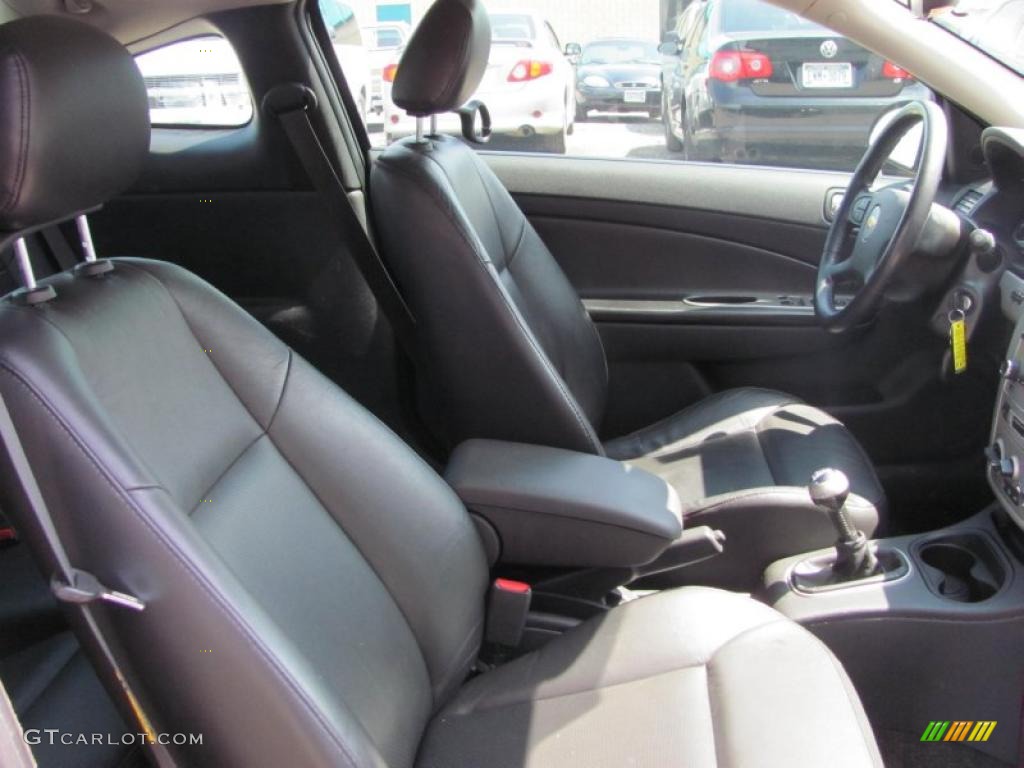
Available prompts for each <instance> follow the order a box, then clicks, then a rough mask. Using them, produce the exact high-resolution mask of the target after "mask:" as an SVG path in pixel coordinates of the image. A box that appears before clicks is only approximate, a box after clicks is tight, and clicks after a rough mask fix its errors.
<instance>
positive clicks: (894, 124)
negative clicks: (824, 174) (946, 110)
mask: <svg viewBox="0 0 1024 768" xmlns="http://www.w3.org/2000/svg"><path fill="white" fill-rule="evenodd" d="M919 123H920V124H923V131H922V145H921V150H920V153H919V156H918V157H919V160H918V166H917V169H916V172H915V176H914V178H913V179H911V180H908V181H904V180H901V181H899V182H897V183H894V184H886V185H884V186H878V187H876V188H874V189H873V188H872V185H873V184H874V182H875V179H876V177H877V176H878V174H879V171H880V169H881V168H882V166H883V164H884V162H885V160H886V159H887V158H888V157H889V155H890V154H891V153H892V151H893V149H894V148H895V147H896V145H897V144H898V143H899V142H900V140H901V139H902V138H903V137H904V136H905V135H906V134H907V132H908V131H909V130H910V129H911V128H913V127H914V126H915V125H917V124H919ZM947 132H948V129H947V126H946V117H945V115H944V114H943V112H942V110H941V109H940V108H939V107H937V106H936V105H935V104H934V103H930V102H920V101H913V102H910V103H909V104H907V105H906V106H904V107H903V108H902V109H901V110H900V111H899V112H898V113H896V115H895V117H894V118H893V119H892V120H891V121H890V122H889V124H888V126H887V127H886V128H885V129H884V131H882V133H881V134H880V135H879V136H878V137H877V138H876V139H875V141H874V142H873V143H872V144H871V145H870V146H869V147H868V148H867V151H866V152H865V153H864V157H863V158H861V161H860V163H859V164H858V166H857V169H856V170H855V171H854V173H853V177H852V178H851V179H850V184H849V186H848V187H847V190H846V194H845V195H844V198H843V202H842V203H841V204H840V207H839V210H838V211H837V212H836V215H835V217H834V219H833V221H832V225H831V227H830V229H829V232H828V237H827V238H826V240H825V247H824V250H823V252H822V257H821V261H820V263H819V265H818V279H817V281H816V284H815V292H814V311H815V314H816V315H817V317H818V320H819V322H820V323H821V324H822V326H824V327H825V328H826V329H827V330H829V331H832V332H836V333H838V332H843V331H848V330H850V329H852V328H854V327H856V326H858V325H861V324H863V323H865V322H866V321H868V320H870V319H871V317H872V316H873V315H874V313H875V312H877V310H878V307H879V306H880V305H881V303H882V299H883V297H884V296H885V295H886V289H887V288H888V287H889V284H890V282H891V281H892V279H893V275H894V274H896V272H897V270H898V268H899V267H900V266H901V265H902V264H903V263H905V262H906V261H907V259H908V258H909V257H910V256H911V255H912V254H913V251H914V248H915V246H916V243H917V240H918V237H919V236H920V234H921V232H922V230H923V229H924V226H925V224H926V223H927V220H928V215H929V213H930V211H931V206H932V203H933V202H934V200H935V194H936V192H937V190H938V185H939V180H940V178H941V176H942V168H943V163H944V160H945V155H946V143H947ZM837 290H838V291H840V292H841V293H842V294H843V295H844V296H845V297H848V300H847V301H845V302H842V303H841V304H837V303H836V298H835V297H836V291H837Z"/></svg>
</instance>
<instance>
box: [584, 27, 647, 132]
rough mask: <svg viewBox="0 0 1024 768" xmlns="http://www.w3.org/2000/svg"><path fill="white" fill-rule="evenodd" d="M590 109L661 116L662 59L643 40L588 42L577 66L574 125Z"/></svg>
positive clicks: (619, 39)
mask: <svg viewBox="0 0 1024 768" xmlns="http://www.w3.org/2000/svg"><path fill="white" fill-rule="evenodd" d="M590 110H597V111H600V112H647V113H648V115H650V117H651V118H652V119H654V120H656V119H657V118H658V116H659V115H660V113H661V56H660V54H659V53H658V46H657V45H656V44H655V43H652V42H648V41H646V40H632V39H626V38H607V39H603V40H595V41H594V42H592V43H587V45H585V46H584V47H583V52H582V53H581V54H580V57H579V61H578V63H577V66H576V122H583V121H584V120H586V119H587V113H588V112H589V111H590Z"/></svg>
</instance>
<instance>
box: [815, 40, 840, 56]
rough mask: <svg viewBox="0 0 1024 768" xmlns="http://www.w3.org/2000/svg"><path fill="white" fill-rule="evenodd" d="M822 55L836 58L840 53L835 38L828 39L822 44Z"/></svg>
mask: <svg viewBox="0 0 1024 768" xmlns="http://www.w3.org/2000/svg"><path fill="white" fill-rule="evenodd" d="M820 50H821V55H822V56H824V57H825V58H826V59H834V58H835V57H836V54H837V53H839V46H838V45H836V41H835V40H826V41H825V42H824V43H822V44H821V49H820Z"/></svg>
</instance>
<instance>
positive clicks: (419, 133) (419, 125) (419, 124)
mask: <svg viewBox="0 0 1024 768" xmlns="http://www.w3.org/2000/svg"><path fill="white" fill-rule="evenodd" d="M416 143H417V144H422V143H423V118H422V117H417V118H416Z"/></svg>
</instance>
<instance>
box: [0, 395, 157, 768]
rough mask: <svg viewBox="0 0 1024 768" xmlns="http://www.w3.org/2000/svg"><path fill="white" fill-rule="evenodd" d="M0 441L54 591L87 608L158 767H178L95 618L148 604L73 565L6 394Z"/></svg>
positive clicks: (95, 637) (88, 621)
mask: <svg viewBox="0 0 1024 768" xmlns="http://www.w3.org/2000/svg"><path fill="white" fill-rule="evenodd" d="M0 441H2V444H3V449H4V451H5V453H6V454H7V460H8V466H9V467H10V469H11V471H12V472H13V474H14V479H15V480H16V481H17V483H18V485H19V486H20V488H21V491H22V493H23V494H24V495H25V500H26V502H27V503H28V508H29V509H30V510H31V512H32V515H33V517H34V518H35V523H36V526H37V527H38V530H39V533H40V534H41V538H42V542H41V543H42V545H43V546H44V547H45V548H46V549H47V550H48V554H49V556H50V559H51V560H52V561H53V563H54V564H55V566H56V571H57V572H56V573H55V574H54V575H53V577H52V579H51V581H50V588H51V589H52V590H53V593H54V595H55V596H56V597H57V599H58V600H60V601H61V602H66V603H75V604H78V605H79V606H81V616H82V620H83V622H84V624H85V626H86V628H87V629H88V632H89V634H90V636H91V638H92V641H93V643H94V645H95V647H96V649H97V650H98V651H99V654H100V656H101V658H102V660H103V663H104V664H106V665H107V668H108V671H109V672H110V674H111V675H112V677H113V678H114V679H115V680H116V682H117V687H118V689H119V690H120V691H121V693H122V694H123V696H124V701H125V703H126V704H127V707H128V709H129V710H130V711H131V712H132V713H133V714H134V716H135V718H136V720H137V721H138V723H139V727H140V728H141V729H142V733H144V734H145V735H146V739H145V740H144V741H145V743H146V745H147V746H148V747H149V753H150V756H151V757H152V758H153V762H154V763H155V765H156V766H157V767H158V768H174V766H175V765H176V763H175V761H174V758H173V757H171V754H170V752H169V750H168V749H167V747H165V746H164V745H162V744H160V743H159V741H158V740H157V738H156V734H155V732H154V731H153V726H152V724H151V723H150V721H149V718H148V717H146V713H145V712H144V711H143V709H142V707H141V705H140V704H139V700H138V699H137V698H136V697H135V694H134V693H132V690H131V688H130V687H129V685H128V681H127V680H126V679H125V676H124V673H123V672H122V671H121V667H120V665H119V664H118V663H117V659H116V658H115V656H114V652H113V650H112V649H111V647H110V645H109V643H107V641H106V639H105V638H104V637H103V632H102V631H101V630H100V627H99V624H98V623H97V621H96V617H95V616H93V614H92V611H91V608H90V604H91V603H93V602H95V601H97V600H99V601H102V602H105V603H108V604H110V605H113V606H117V607H120V608H127V609H129V610H134V611H141V610H144V609H145V607H146V606H145V603H143V602H142V601H140V600H138V599H137V598H135V597H133V596H131V595H126V594H124V593H122V592H116V591H114V590H112V589H108V588H107V587H105V586H103V584H101V583H100V581H99V580H98V579H97V578H96V577H95V576H93V575H92V574H91V573H88V572H87V571H82V570H79V569H77V568H75V567H74V566H72V565H71V561H70V559H69V558H68V553H67V551H66V550H65V549H64V545H63V544H62V543H61V540H60V535H59V534H58V533H57V528H56V526H55V525H54V522H53V518H52V517H51V516H50V510H49V508H48V507H47V506H46V501H45V499H44V498H43V494H42V492H41V491H40V490H39V483H38V482H37V481H36V476H35V472H33V471H32V467H31V465H30V464H29V461H28V457H27V456H26V455H25V448H24V446H23V445H22V442H21V438H20V437H18V431H17V429H16V428H15V426H14V422H13V421H12V420H11V414H10V411H9V410H8V408H7V403H6V402H5V400H4V397H3V394H2V393H0Z"/></svg>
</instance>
